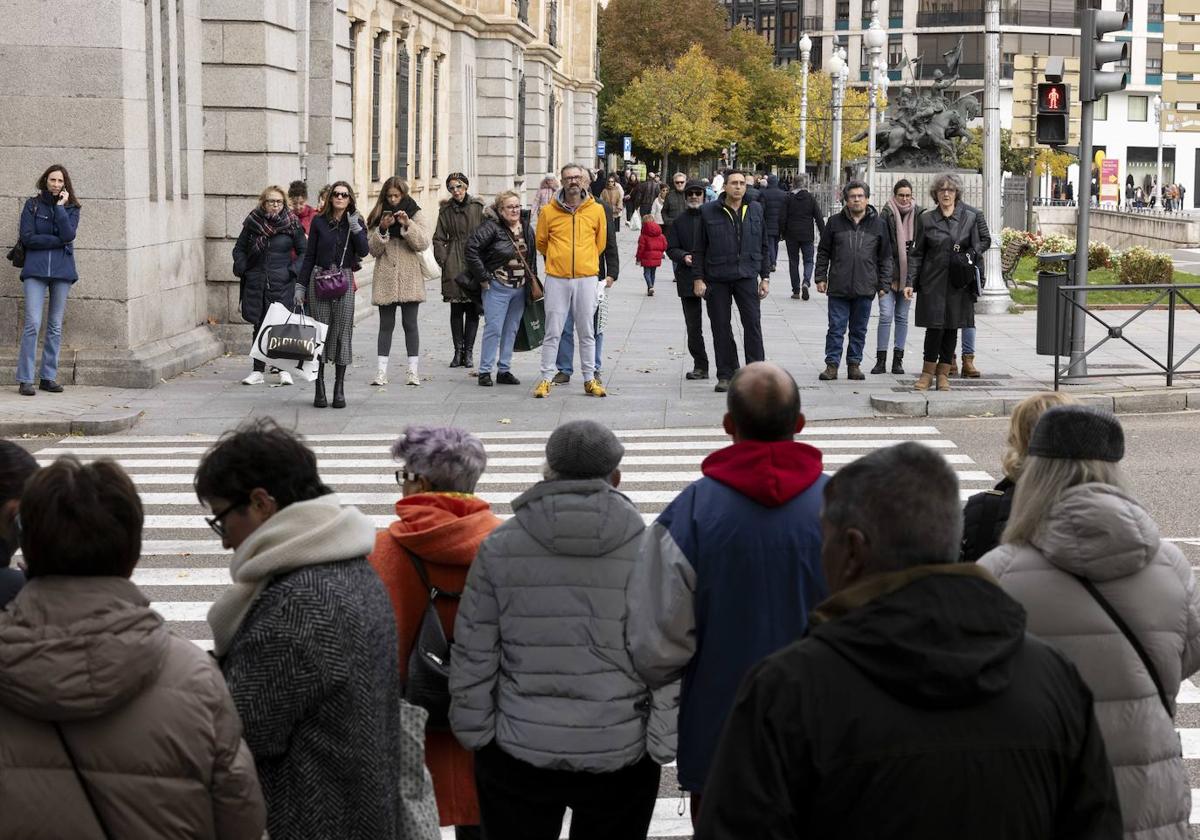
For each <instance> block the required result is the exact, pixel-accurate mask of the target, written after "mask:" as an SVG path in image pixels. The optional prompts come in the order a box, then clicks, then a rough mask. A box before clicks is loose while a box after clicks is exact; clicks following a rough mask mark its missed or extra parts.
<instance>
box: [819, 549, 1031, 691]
mask: <svg viewBox="0 0 1200 840" xmlns="http://www.w3.org/2000/svg"><path fill="white" fill-rule="evenodd" d="M811 621H812V623H813V627H812V630H811V631H810V635H811V636H812V637H814V638H817V639H820V640H821V641H822V642H824V643H825V644H827V645H829V646H830V647H832V648H833V649H834V650H835V651H837V652H838V653H839V654H840V655H841V656H842V657H844V658H845V659H846V660H847V661H848V662H850V663H851V664H853V665H854V666H855V667H856V668H858V669H859V670H860V671H862V673H863V674H865V675H866V676H867V677H868V678H869V679H870V680H871V681H872V682H874V683H875V684H876V685H878V686H879V687H880V688H881V689H882V690H884V691H886V692H887V693H888V694H890V695H892V696H893V697H895V698H897V699H898V700H901V701H902V702H904V703H907V704H909V705H913V706H918V707H921V708H955V707H961V706H967V705H971V704H974V703H978V702H981V701H983V700H985V699H987V698H988V697H992V696H995V695H997V694H1000V693H1001V692H1003V691H1005V690H1006V689H1007V688H1008V686H1009V684H1010V682H1011V680H1012V660H1013V657H1014V656H1015V655H1016V654H1017V652H1018V651H1019V650H1020V649H1021V645H1022V644H1024V641H1025V610H1024V608H1022V607H1021V605H1020V604H1018V603H1017V602H1016V601H1014V600H1013V599H1012V598H1010V597H1009V596H1008V595H1006V594H1005V593H1004V590H1002V589H1001V588H1000V586H999V585H998V584H997V583H996V581H995V579H994V578H993V577H992V576H991V575H990V574H989V573H988V572H987V571H986V570H985V569H983V568H982V567H980V566H976V565H974V564H971V563H956V564H945V563H943V564H936V565H926V566H914V567H910V568H908V569H905V570H904V571H901V572H894V573H891V574H885V575H874V576H872V577H869V578H866V579H865V580H862V581H860V582H859V583H858V584H856V585H854V586H851V587H850V588H848V589H844V590H842V591H841V592H839V593H838V594H836V595H834V596H833V597H831V598H830V599H828V600H827V601H825V602H824V603H823V604H821V605H820V606H818V607H817V609H816V610H814V611H813V613H812V616H811Z"/></svg>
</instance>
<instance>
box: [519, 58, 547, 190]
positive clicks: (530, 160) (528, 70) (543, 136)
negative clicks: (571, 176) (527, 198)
mask: <svg viewBox="0 0 1200 840" xmlns="http://www.w3.org/2000/svg"><path fill="white" fill-rule="evenodd" d="M553 81H554V77H553V68H552V66H551V65H550V64H549V63H547V60H546V59H544V58H542V57H541V55H540V54H539V57H537V58H533V57H532V56H531V55H530V54H529V53H526V55H525V83H526V84H527V85H528V92H527V94H526V99H525V184H526V186H527V187H528V188H529V189H530V190H536V189H537V188H538V186H540V184H541V182H542V178H544V177H546V173H547V171H548V170H549V158H550V150H549V146H548V145H547V143H548V141H549V139H550V137H549V134H550V94H551V93H552V91H553Z"/></svg>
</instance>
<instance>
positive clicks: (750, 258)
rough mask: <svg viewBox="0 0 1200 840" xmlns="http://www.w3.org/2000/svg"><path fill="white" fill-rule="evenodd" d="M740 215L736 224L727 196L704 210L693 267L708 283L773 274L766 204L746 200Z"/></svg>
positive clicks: (734, 280) (713, 202)
mask: <svg viewBox="0 0 1200 840" xmlns="http://www.w3.org/2000/svg"><path fill="white" fill-rule="evenodd" d="M739 215H740V216H741V221H740V222H738V221H735V220H734V216H733V211H732V210H730V209H729V208H728V207H727V206H726V204H725V193H721V194H720V195H719V196H717V200H716V201H710V202H708V203H707V204H705V205H703V206H702V207H701V208H700V220H701V221H702V222H703V224H701V225H700V237H699V239H698V241H697V242H696V247H695V251H694V253H693V254H692V265H693V267H695V268H696V271H697V274H698V275H699V279H702V280H704V282H706V283H733V282H736V281H738V280H746V279H754V278H755V277H766V276H768V275H769V274H770V273H771V271H770V269H771V263H770V260H769V259H768V258H767V232H766V224H765V222H764V220H763V206H762V204H761V203H760V202H757V201H750V200H749V199H743V200H742V206H741V208H740V210H739ZM739 228H740V235H739Z"/></svg>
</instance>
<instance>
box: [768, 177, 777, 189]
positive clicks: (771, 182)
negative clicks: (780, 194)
mask: <svg viewBox="0 0 1200 840" xmlns="http://www.w3.org/2000/svg"><path fill="white" fill-rule="evenodd" d="M767 186H768V187H778V186H779V176H778V175H768V176H767Z"/></svg>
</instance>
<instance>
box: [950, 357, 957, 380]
mask: <svg viewBox="0 0 1200 840" xmlns="http://www.w3.org/2000/svg"><path fill="white" fill-rule="evenodd" d="M949 368H950V375H951V376H958V355H957V354H955V355H953V356H951V357H950V364H949Z"/></svg>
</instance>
